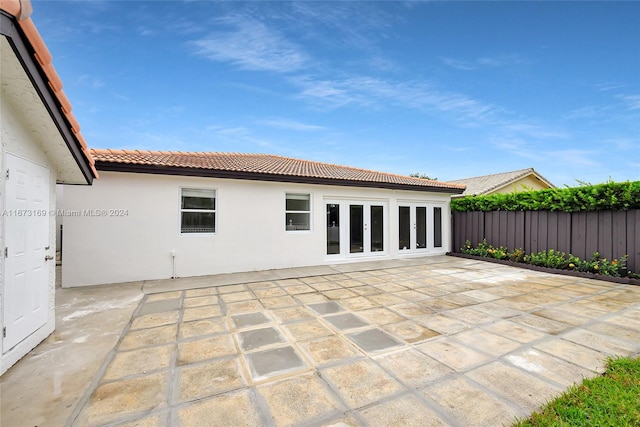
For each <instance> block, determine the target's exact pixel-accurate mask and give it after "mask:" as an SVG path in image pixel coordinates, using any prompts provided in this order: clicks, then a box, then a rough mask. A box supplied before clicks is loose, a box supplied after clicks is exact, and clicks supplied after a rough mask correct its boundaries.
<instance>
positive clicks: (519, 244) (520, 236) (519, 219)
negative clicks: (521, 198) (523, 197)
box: [513, 211, 526, 249]
mask: <svg viewBox="0 0 640 427" xmlns="http://www.w3.org/2000/svg"><path fill="white" fill-rule="evenodd" d="M515 217H516V222H515V243H514V244H513V248H514V249H518V248H523V249H524V246H525V234H526V229H525V226H524V225H525V222H524V221H525V212H522V211H520V212H515Z"/></svg>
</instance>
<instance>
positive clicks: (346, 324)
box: [324, 313, 370, 331]
mask: <svg viewBox="0 0 640 427" xmlns="http://www.w3.org/2000/svg"><path fill="white" fill-rule="evenodd" d="M324 320H325V321H327V322H329V323H331V324H332V325H333V327H335V328H336V329H339V330H341V331H346V330H349V329H356V328H362V327H364V326H370V324H369V323H367V322H365V321H364V320H362V319H361V318H359V317H358V316H355V315H353V314H351V313H345V314H337V315H335V316H326V317H324Z"/></svg>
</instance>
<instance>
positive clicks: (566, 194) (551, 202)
mask: <svg viewBox="0 0 640 427" xmlns="http://www.w3.org/2000/svg"><path fill="white" fill-rule="evenodd" d="M628 209H640V181H632V182H629V181H627V182H608V183H605V184H597V185H589V186H584V187H569V188H552V189H548V190H539V191H526V192H521V193H509V194H492V195H489V196H467V197H461V198H454V199H452V200H451V210H452V211H453V212H474V211H484V212H488V211H559V212H580V211H600V210H616V211H618V210H628Z"/></svg>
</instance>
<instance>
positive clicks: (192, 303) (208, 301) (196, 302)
mask: <svg viewBox="0 0 640 427" xmlns="http://www.w3.org/2000/svg"><path fill="white" fill-rule="evenodd" d="M218 302H220V301H219V299H218V297H217V296H215V295H205V296H200V297H193V298H185V299H184V302H183V305H184V306H185V307H189V308H191V307H200V306H203V305H214V304H218Z"/></svg>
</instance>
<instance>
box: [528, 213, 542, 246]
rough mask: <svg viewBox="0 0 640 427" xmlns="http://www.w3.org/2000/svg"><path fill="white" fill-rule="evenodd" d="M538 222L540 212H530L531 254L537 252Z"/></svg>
mask: <svg viewBox="0 0 640 427" xmlns="http://www.w3.org/2000/svg"><path fill="white" fill-rule="evenodd" d="M538 221H540V212H537V211H535V212H531V224H530V225H529V226H530V227H531V236H530V238H531V243H530V244H529V246H530V247H531V252H538V251H539V249H538V237H539V236H538Z"/></svg>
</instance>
